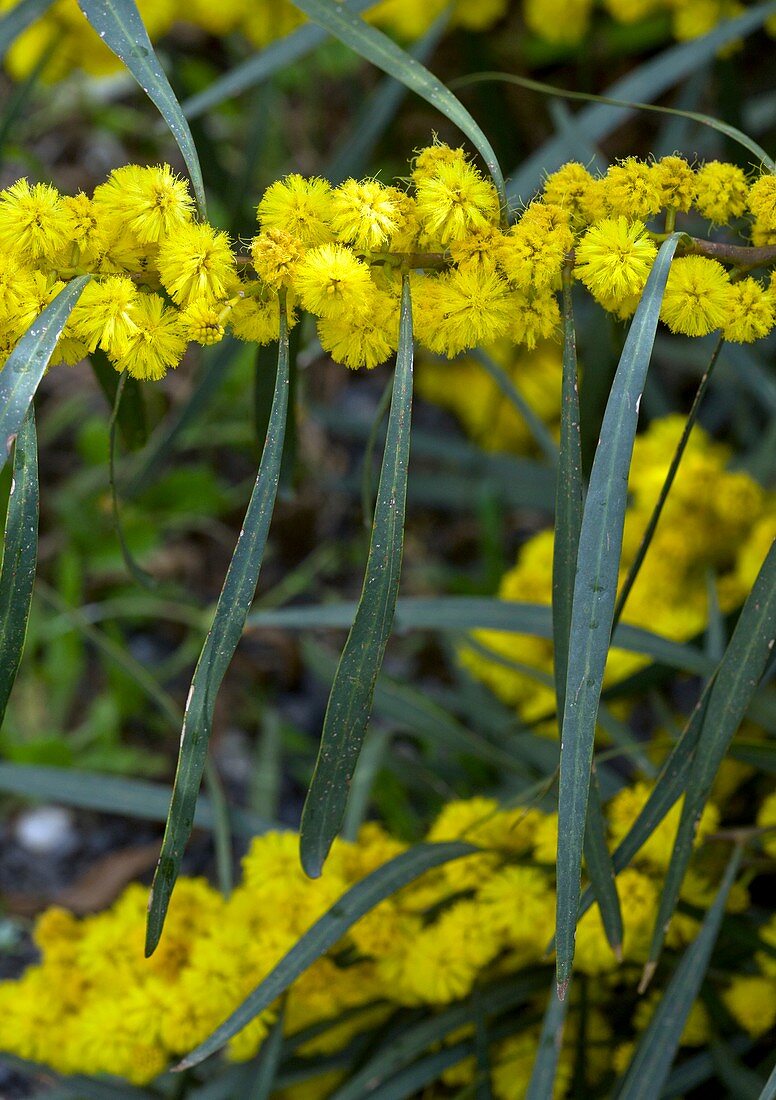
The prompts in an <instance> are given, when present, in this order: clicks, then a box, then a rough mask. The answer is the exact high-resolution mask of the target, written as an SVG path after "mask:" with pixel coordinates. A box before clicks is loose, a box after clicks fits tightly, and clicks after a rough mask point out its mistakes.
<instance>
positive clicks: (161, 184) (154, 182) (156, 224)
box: [94, 164, 194, 245]
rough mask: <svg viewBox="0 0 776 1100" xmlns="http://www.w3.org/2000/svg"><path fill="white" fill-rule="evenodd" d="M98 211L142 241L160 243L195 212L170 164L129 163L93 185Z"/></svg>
mask: <svg viewBox="0 0 776 1100" xmlns="http://www.w3.org/2000/svg"><path fill="white" fill-rule="evenodd" d="M94 201H95V205H96V207H97V211H98V214H99V215H100V216H101V217H103V218H107V219H109V220H110V221H111V222H113V223H114V224H116V225H117V226H119V227H121V228H123V229H124V230H126V231H128V232H129V233H131V234H132V235H133V236H134V237H135V238H136V240H137V241H138V242H139V243H140V244H143V245H148V244H154V245H155V244H159V243H160V241H162V240H163V239H165V238H167V237H169V236H170V235H171V234H173V233H175V232H176V231H177V230H178V229H180V228H181V226H183V225H185V224H186V222H188V221H190V220H191V218H192V215H193V213H194V201H193V199H192V198H191V195H190V194H189V187H188V184H187V182H186V181H185V180H184V179H181V178H180V177H179V176H176V175H175V173H174V172H173V170H172V168H170V166H169V164H160V165H157V166H156V167H149V168H141V167H139V166H138V165H137V164H128V165H126V166H125V167H123V168H117V169H115V170H114V171H113V172H111V174H110V176H109V178H108V180H107V182H106V183H103V184H101V185H100V186H99V187H97V188H96V189H95V193H94Z"/></svg>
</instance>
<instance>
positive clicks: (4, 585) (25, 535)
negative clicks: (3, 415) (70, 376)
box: [0, 405, 40, 726]
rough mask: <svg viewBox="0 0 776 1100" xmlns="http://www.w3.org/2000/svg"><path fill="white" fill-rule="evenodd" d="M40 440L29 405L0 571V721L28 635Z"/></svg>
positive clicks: (19, 437)
mask: <svg viewBox="0 0 776 1100" xmlns="http://www.w3.org/2000/svg"><path fill="white" fill-rule="evenodd" d="M39 505H40V494H39V489H38V441H37V438H36V434H35V413H34V410H33V407H32V405H30V408H29V410H28V412H27V415H26V417H25V418H24V421H23V422H22V426H21V429H20V430H19V434H18V435H17V437H16V446H15V450H14V456H13V480H12V481H11V495H10V497H9V498H8V512H7V514H6V518H5V539H4V541H3V566H2V570H1V571H0V726H2V724H3V718H4V717H5V708H6V706H7V705H8V697H9V696H10V694H11V688H12V687H13V684H14V680H15V679H16V673H17V672H18V670H19V663H20V661H21V659H22V653H23V651H24V639H25V637H26V635H27V620H28V619H29V616H30V604H31V603H32V586H33V584H34V583H35V567H36V565H37V561H38V510H39Z"/></svg>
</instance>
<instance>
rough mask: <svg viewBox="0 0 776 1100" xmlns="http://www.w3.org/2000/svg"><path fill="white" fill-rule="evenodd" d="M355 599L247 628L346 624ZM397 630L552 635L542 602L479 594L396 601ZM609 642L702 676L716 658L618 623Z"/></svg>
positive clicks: (254, 617)
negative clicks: (496, 597) (488, 631)
mask: <svg viewBox="0 0 776 1100" xmlns="http://www.w3.org/2000/svg"><path fill="white" fill-rule="evenodd" d="M356 606H357V605H356V604H355V603H353V602H352V601H350V600H347V601H343V602H341V603H333V604H326V605H323V606H316V605H312V606H304V607H281V608H278V609H276V610H271V611H254V612H253V613H252V614H251V615H250V616H249V617H248V621H247V625H248V627H250V628H259V627H280V628H281V629H284V630H308V629H309V630H320V629H324V628H329V629H331V630H337V629H339V630H343V629H345V630H346V629H347V628H348V627H349V626H350V624H351V623H352V622H353V616H354V614H355V611H356ZM395 629H396V631H397V632H403V631H407V630H436V631H454V630H504V631H507V632H514V633H518V634H532V635H534V636H535V637H537V638H552V611H551V609H550V608H549V607H547V606H546V605H543V604H531V603H517V602H513V601H511V600H497V599H492V598H483V597H479V596H438V597H432V598H426V597H415V598H407V599H401V600H398V601H397V603H396V619H395ZM612 644H613V645H614V646H616V647H617V648H618V649H627V650H629V651H630V652H632V653H643V654H644V655H645V656H648V657H652V659H653V660H655V661H657V662H659V663H660V664H663V665H666V666H667V667H668V668H679V669H683V670H684V671H685V672H694V673H697V674H698V675H700V676H704V675H708V674H709V673H711V672H713V671H714V667H715V666H714V662H713V661H710V660H709V658H708V657H706V655H705V654H703V653H701V652H700V650H698V649H697V648H696V647H695V646H692V645H684V644H682V643H681V642H673V641H671V640H670V639H668V638H661V637H660V636H659V635H658V634H652V633H651V632H650V631H649V630H642V629H641V627H637V626H629V625H628V624H627V623H624V624H622V625H620V626H619V627H618V628H617V631H616V633H615V635H614V639H613V642H612Z"/></svg>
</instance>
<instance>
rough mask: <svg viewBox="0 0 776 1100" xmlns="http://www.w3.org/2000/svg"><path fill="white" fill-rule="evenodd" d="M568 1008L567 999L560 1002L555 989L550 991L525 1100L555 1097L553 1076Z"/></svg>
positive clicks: (555, 1070)
mask: <svg viewBox="0 0 776 1100" xmlns="http://www.w3.org/2000/svg"><path fill="white" fill-rule="evenodd" d="M568 1006H569V1002H568V1000H567V999H564V1000H561V999H560V998H559V997H558V995H557V992H556V990H555V989H552V990H550V999H549V1002H548V1003H547V1008H546V1010H545V1013H544V1020H543V1021H542V1030H541V1034H540V1035H539V1046H538V1049H537V1051H536V1061H535V1062H534V1065H533V1069H532V1070H531V1080H530V1081H529V1082H528V1089H527V1090H526V1094H525V1100H549V1098H550V1097H552V1096H554V1095H555V1076H556V1074H557V1072H558V1060H559V1058H560V1052H561V1047H562V1046H563V1026H564V1024H565V1022H566V1012H567V1010H568Z"/></svg>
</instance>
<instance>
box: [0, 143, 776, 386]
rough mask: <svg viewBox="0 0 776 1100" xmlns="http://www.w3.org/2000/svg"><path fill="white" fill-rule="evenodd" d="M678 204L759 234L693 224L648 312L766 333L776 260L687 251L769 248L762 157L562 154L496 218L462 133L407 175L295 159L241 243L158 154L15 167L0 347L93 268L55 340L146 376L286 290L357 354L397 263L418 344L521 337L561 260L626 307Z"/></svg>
mask: <svg viewBox="0 0 776 1100" xmlns="http://www.w3.org/2000/svg"><path fill="white" fill-rule="evenodd" d="M691 209H694V210H695V211H697V213H699V214H700V215H701V216H702V217H704V218H707V219H708V220H709V221H712V222H714V223H716V224H727V223H728V222H731V221H735V220H736V219H741V218H742V216H743V215H745V214H747V213H748V215H749V217H750V219H751V225H750V233H751V236H752V239H753V241H754V243H755V244H756V245H759V246H762V247H761V248H760V249H759V250H758V249H756V248H752V249H747V248H741V247H736V246H726V245H725V244H724V242H717V243H716V244H713V243H709V242H696V243H694V244H691V245H690V246H689V248H690V251H691V252H693V254H690V255H684V256H681V257H680V258H678V259H676V260H675V261H674V264H673V266H672V269H671V273H670V276H669V280H668V285H667V288H666V292H665V298H664V301H663V306H662V311H661V317H662V318H663V320H664V322H665V323H666V324H667V325H668V327H669V328H670V329H671V330H672V331H674V332H677V333H684V334H687V335H690V336H702V335H705V334H706V333H708V332H711V331H713V330H716V329H720V330H721V332H722V333H723V335H724V336H725V337H726V338H727V339H728V340H734V341H742V342H748V341H752V340H756V339H759V338H760V337H763V336H765V335H767V334H768V333H769V332H770V331H771V330H772V329H773V327H774V325H775V324H776V276H772V277H771V280H770V282H769V283H767V284H766V283H763V282H761V281H759V280H758V279H756V278H754V277H752V276H748V277H746V278H738V277H737V274H738V273H737V272H736V271H735V270H734V271H733V273H732V274H731V272H730V271H728V269H727V268H726V267H725V266H724V265H723V264H722V263H721V262H719V260H717V259H714V258H711V257H710V256H709V255H697V254H694V251H695V250H697V249H696V246H697V248H700V249H701V251H702V250H703V248H702V247H701V246H703V247H705V249H706V251H709V249H711V250H712V251H715V250H716V253H717V254H719V255H721V256H723V257H732V259H730V263H731V264H734V263H738V264H744V265H745V266H747V268H751V267H756V266H758V265H768V264H771V263H774V262H776V176H770V175H762V176H759V177H758V178H757V179H756V180H754V181H753V182H751V183H750V182H748V181H747V179H746V177H745V176H744V173H743V172H742V171H741V170H740V169H739V168H737V167H735V166H734V165H728V164H721V163H717V162H712V163H710V164H706V165H702V166H700V167H698V168H697V169H693V168H692V167H691V166H690V165H689V164H688V163H687V162H686V161H684V160H682V159H681V158H679V157H664V158H663V159H662V160H660V161H658V162H657V163H654V164H650V163H645V162H642V161H638V160H635V159H633V158H630V159H629V160H626V161H623V162H622V163H620V164H616V165H613V166H612V167H611V168H610V169H609V171H608V172H607V173H606V175H605V176H602V177H594V176H592V175H590V174H589V173H588V172H587V171H586V170H585V168H584V167H582V165H579V164H575V163H570V164H567V165H565V166H564V167H563V168H561V169H560V170H559V171H558V172H555V173H554V174H553V175H551V176H550V177H549V178H548V179H547V181H546V183H545V187H544V190H543V193H542V195H541V196H540V197H539V198H538V199H537V200H536V201H534V202H532V203H531V204H530V205H529V206H527V207H526V208H525V209H524V210H523V211H522V212H521V213H520V215H519V217H518V218H517V220H516V221H515V223H514V224H513V225H512V226H511V227H508V226H507V225H506V223H505V215H504V211H502V210H501V209H500V208H499V200H498V196H497V194H496V190H495V188H494V187H493V184H492V183H491V182H490V181H489V180H487V179H485V177H484V176H483V175H482V173H481V172H480V171H479V169H478V168H477V167H476V166H475V165H474V164H472V163H471V162H470V161H469V160H468V158H467V157H466V155H465V153H464V151H463V150H462V149H452V148H450V147H449V146H447V145H442V144H436V145H432V146H430V147H428V148H426V149H423V150H421V152H420V153H419V154H418V155H417V157H416V158H415V160H414V162H413V165H412V173H411V179H410V187H409V188H405V187H398V186H389V185H387V184H383V183H380V182H379V181H377V180H374V179H366V180H360V181H359V180H355V179H349V180H346V181H345V182H344V183H343V184H341V185H340V186H339V187H332V186H331V185H330V184H329V183H327V182H326V181H325V180H323V179H318V178H312V179H305V178H303V177H302V176H300V175H290V176H287V177H285V178H284V179H281V180H278V181H277V182H275V183H273V184H271V186H270V187H268V188H267V190H266V192H265V193H264V195H263V197H262V198H261V201H260V202H259V204H258V211H257V213H258V221H259V232H258V234H257V235H256V236H255V237H254V238H253V239H252V240H251V242H250V252H249V254H243V255H237V254H235V252H234V250H233V247H232V243H231V242H230V240H229V238H228V237H227V235H226V234H225V233H223V232H220V231H218V230H217V229H215V228H213V227H212V226H210V225H208V224H207V223H204V222H199V221H196V220H195V217H194V206H193V202H192V199H191V196H190V194H189V191H188V187H187V184H186V183H185V181H183V180H181V179H179V178H178V177H176V176H175V175H174V173H173V172H172V171H171V169H170V168H169V167H168V166H166V165H162V166H158V167H151V168H141V167H138V166H137V165H127V166H126V167H124V168H119V169H116V170H114V171H113V172H112V173H111V174H110V176H109V177H108V180H107V181H106V182H105V183H103V184H100V185H99V186H98V187H97V188H95V191H94V194H93V195H92V196H88V195H85V194H78V195H75V196H62V195H60V194H59V193H58V192H57V191H56V190H55V189H54V188H53V187H51V186H49V185H48V184H43V183H38V184H30V183H29V182H28V181H27V180H26V179H21V180H18V181H17V182H16V183H14V184H13V185H12V186H10V187H8V188H7V189H6V190H5V191H2V192H0V248H2V254H1V255H2V259H0V354H3V355H7V353H8V352H9V351H10V349H11V348H12V347H13V345H14V343H15V342H16V340H18V339H19V337H20V336H21V335H22V333H23V332H24V331H25V329H26V328H27V327H28V326H29V324H31V322H32V321H33V320H34V318H35V316H36V315H37V314H38V313H39V312H40V310H41V309H42V308H44V306H45V305H46V304H48V303H49V302H50V301H51V300H52V299H53V297H55V296H56V294H57V293H58V291H59V290H60V289H62V287H63V286H64V284H65V282H66V281H67V280H68V279H69V278H72V277H73V276H74V275H77V274H81V273H88V274H91V275H92V276H93V279H92V281H91V283H90V284H89V285H88V286H87V288H86V290H85V291H84V292H83V295H82V297H81V299H80V301H79V304H78V306H77V307H76V309H75V310H74V312H73V314H72V316H71V318H70V321H69V322H68V326H67V329H66V331H65V333H64V336H63V339H62V341H61V342H60V346H59V349H58V357H59V358H60V359H62V360H64V361H65V362H68V363H73V362H76V361H78V360H79V359H81V358H83V357H84V356H85V355H87V354H89V353H90V352H92V351H94V349H95V348H97V347H99V348H102V349H103V350H104V351H105V352H106V354H107V355H108V356H109V358H110V359H111V360H112V361H113V363H114V364H115V366H116V368H117V369H118V370H124V369H127V370H128V371H129V372H130V373H131V374H132V375H133V376H135V377H137V378H151V379H156V378H160V377H162V375H163V374H164V373H165V372H166V371H167V370H168V369H170V368H171V367H175V366H177V364H178V363H179V362H180V359H181V357H182V355H183V352H184V350H185V348H186V345H187V343H188V342H189V341H196V342H198V343H200V344H212V343H215V342H217V341H218V340H220V339H222V338H223V336H224V334H225V332H226V330H227V328H228V329H231V331H232V333H233V334H234V335H235V336H237V337H238V338H240V339H242V340H248V341H254V342H257V343H260V344H261V343H269V342H270V341H272V340H274V339H277V336H278V329H279V318H280V310H281V302H282V303H284V306H283V308H285V309H286V313H287V317H288V322H289V325H293V324H294V323H295V322H296V320H297V311H298V308H300V307H301V308H302V309H304V310H306V311H307V312H308V313H310V314H312V315H313V316H314V317H315V318H316V320H317V325H318V336H319V338H320V342H321V344H322V346H323V348H324V349H325V350H326V351H327V352H329V353H330V355H331V356H332V358H333V359H335V360H336V361H337V362H340V363H344V364H346V365H347V366H349V367H354V368H355V367H361V366H366V367H374V366H376V365H377V364H378V363H382V362H384V361H385V360H387V359H388V358H389V357H390V356H391V354H392V353H393V352H394V351H395V349H396V346H397V343H398V330H399V305H400V297H401V294H400V291H401V280H402V276H403V275H404V274H408V275H409V277H410V285H411V291H412V299H413V319H414V334H415V337H416V339H417V340H418V341H419V343H420V344H421V345H422V346H423V347H425V348H427V349H428V350H429V351H431V352H434V353H435V354H438V355H443V356H446V357H448V358H452V357H454V356H456V355H458V354H459V353H461V352H463V351H466V350H467V349H470V348H473V347H478V346H481V345H483V344H489V343H491V342H493V341H496V340H499V339H503V340H506V341H508V342H511V343H512V344H518V345H522V346H524V347H526V348H528V349H529V350H533V349H534V348H535V347H536V345H537V343H538V342H540V341H544V340H547V339H550V338H552V337H555V336H557V334H558V331H559V326H560V311H559V305H558V296H557V291H558V288H559V286H560V281H561V273H562V271H563V269H564V266H565V265H571V264H572V262H573V272H574V274H575V276H576V278H577V279H578V280H579V281H580V282H581V283H582V284H583V285H584V286H585V287H586V288H587V290H588V291H589V292H590V293H591V294H592V296H593V297H594V298H595V299H596V300H597V301H598V302H600V303H601V305H603V306H604V308H605V309H607V310H610V311H612V312H614V313H615V314H616V315H618V316H620V317H627V316H628V315H630V314H631V313H632V312H633V311H634V310H635V308H636V305H637V303H638V300H639V295H640V294H641V292H642V290H643V288H644V285H645V283H646V280H647V277H648V275H649V271H650V268H651V265H652V263H653V261H654V259H655V256H656V254H657V244H656V240H655V237H656V236H659V234H656V233H654V232H652V231H651V230H650V229H649V228H648V225H647V223H648V222H649V221H650V220H651V219H653V218H655V217H656V216H657V215H658V214H660V213H661V212H664V211H665V212H667V214H669V215H670V217H671V218H672V219H675V217H676V215H677V213H683V214H686V213H688V212H689V211H690V210H691ZM740 229H741V227H740V226H739V230H740ZM731 249H732V252H731ZM742 253H743V254H744V255H743V257H742V255H741V254H742ZM739 273H740V272H739Z"/></svg>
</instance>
